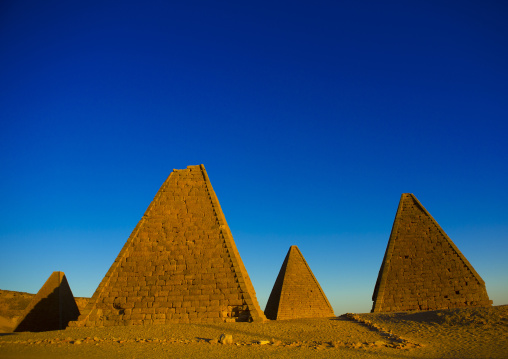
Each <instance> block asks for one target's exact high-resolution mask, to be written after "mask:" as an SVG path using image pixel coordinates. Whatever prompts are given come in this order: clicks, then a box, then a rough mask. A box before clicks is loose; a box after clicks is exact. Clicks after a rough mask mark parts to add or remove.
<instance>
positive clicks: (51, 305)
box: [14, 272, 79, 332]
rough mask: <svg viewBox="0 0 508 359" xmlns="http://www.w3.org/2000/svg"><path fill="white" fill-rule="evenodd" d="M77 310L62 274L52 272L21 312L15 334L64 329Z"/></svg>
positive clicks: (73, 318) (76, 315)
mask: <svg viewBox="0 0 508 359" xmlns="http://www.w3.org/2000/svg"><path fill="white" fill-rule="evenodd" d="M78 316H79V309H78V306H77V305H76V302H75V300H74V296H73V295H72V291H71V288H70V287H69V283H68V282H67V278H66V277H65V274H64V272H53V273H52V274H51V275H50V276H49V278H48V280H47V281H46V283H44V285H43V286H42V287H41V289H39V291H38V292H37V294H36V295H35V297H33V299H32V301H31V302H30V304H29V305H28V307H27V308H26V309H25V311H24V312H23V315H22V316H21V318H20V319H19V321H18V324H17V325H16V328H15V329H14V331H15V332H42V331H49V330H59V329H65V328H66V327H67V325H68V323H69V322H70V321H72V320H76V319H77V318H78Z"/></svg>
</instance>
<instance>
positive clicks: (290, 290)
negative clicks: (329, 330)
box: [265, 246, 334, 320]
mask: <svg viewBox="0 0 508 359" xmlns="http://www.w3.org/2000/svg"><path fill="white" fill-rule="evenodd" d="M265 315H266V317H267V318H268V319H273V320H275V319H295V318H315V317H333V316H334V313H333V308H332V306H331V305H330V303H329V302H328V299H326V295H325V293H324V292H323V290H322V289H321V286H320V285H319V283H318V281H317V280H316V277H314V274H312V271H311V270H310V267H309V265H308V264H307V262H306V261H305V258H303V255H302V253H301V252H300V250H299V249H298V247H297V246H291V247H290V248H289V251H288V254H287V255H286V258H285V259H284V263H283V264H282V267H281V269H280V272H279V275H278V276H277V280H276V281H275V284H274V286H273V289H272V292H271V293H270V297H269V298H268V302H267V303H266V308H265Z"/></svg>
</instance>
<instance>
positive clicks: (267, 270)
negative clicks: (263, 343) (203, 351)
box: [0, 0, 508, 314]
mask: <svg viewBox="0 0 508 359" xmlns="http://www.w3.org/2000/svg"><path fill="white" fill-rule="evenodd" d="M507 18H508V5H507V4H506V3H505V2H503V1H446V2H443V1H387V2H384V1H383V2H379V1H313V2H309V1H266V2H265V1H256V2H242V1H230V2H229V1H223V2H219V4H217V2H209V1H203V2H201V1H184V2H172V1H151V2H150V1H149V2H147V1H122V2H113V1H104V0H102V1H90V0H87V1H51V0H47V1H24V0H4V1H1V2H0V91H1V92H0V126H1V127H0V168H1V172H0V173H1V175H0V203H1V206H0V245H1V248H2V250H1V251H0V288H1V289H8V290H16V291H25V292H31V293H36V292H37V291H38V290H39V288H40V287H41V286H42V285H43V283H44V282H45V280H46V279H47V278H48V277H49V275H50V274H51V272H53V271H57V270H58V271H64V272H65V273H66V275H67V278H68V280H69V283H70V286H71V288H72V290H73V292H74V295H76V296H92V294H93V293H94V291H95V289H96V288H97V286H98V285H99V283H100V281H101V279H102V278H103V276H104V275H105V273H106V272H107V270H108V269H109V267H110V266H111V264H112V263H113V261H114V260H115V258H116V256H117V255H118V253H119V252H120V249H121V248H122V246H123V245H124V243H125V241H126V240H127V238H128V237H129V235H130V233H131V231H132V230H133V229H134V227H135V226H136V224H137V222H138V221H139V219H140V218H141V216H142V215H143V213H144V211H145V210H146V208H147V207H148V205H149V204H150V202H151V200H152V199H153V197H154V196H155V194H156V192H157V190H158V189H159V187H160V186H161V184H162V183H163V182H164V180H165V179H166V178H167V176H168V175H169V173H170V172H171V171H172V170H173V168H186V167H187V166H188V165H197V164H201V163H202V164H204V165H205V167H206V169H207V172H208V175H209V177H210V180H211V182H212V185H213V187H214V189H215V192H216V194H217V196H218V198H219V201H220V203H221V206H222V209H223V211H224V214H225V216H226V219H227V221H228V224H229V226H230V228H231V231H232V234H233V237H234V239H235V242H236V244H237V247H238V249H239V252H240V255H241V257H242V259H243V261H244V263H245V266H246V267H247V270H248V272H249V275H250V277H251V279H252V282H253V284H254V287H255V289H256V292H257V296H258V300H259V302H260V305H261V307H262V308H263V309H264V306H265V303H266V301H267V299H268V296H269V294H270V291H271V288H272V286H273V283H274V281H275V278H276V276H277V274H278V272H279V269H280V266H281V265H282V261H283V260H284V257H285V255H286V252H287V251H288V249H289V246H290V245H297V246H298V247H299V248H300V250H301V252H302V254H303V255H304V257H305V258H306V260H307V262H308V264H309V265H310V267H311V268H312V270H313V272H314V274H315V276H316V278H317V279H318V281H319V282H320V284H321V286H322V288H323V290H324V291H325V293H326V294H327V296H328V299H329V300H330V302H331V304H332V306H333V307H334V309H335V313H336V314H341V313H345V312H368V311H370V309H371V305H372V301H371V296H372V291H373V289H374V284H375V282H376V279H377V275H378V271H379V267H380V265H381V261H382V259H383V255H384V251H385V249H386V245H387V242H388V238H389V235H390V230H391V227H392V223H393V219H394V217H395V212H396V210H397V205H398V202H399V199H400V195H401V194H402V193H404V192H411V193H414V194H415V195H416V197H417V198H418V199H419V200H420V202H421V203H422V204H423V205H424V206H425V207H426V208H427V210H428V211H429V212H430V213H431V214H432V215H433V217H434V218H435V219H436V220H437V222H438V223H439V224H440V225H441V227H442V228H443V229H444V230H445V231H446V232H447V234H448V235H449V236H450V238H451V239H452V240H453V241H454V243H455V244H456V245H457V246H458V248H459V249H460V250H461V251H462V253H463V254H464V255H465V257H466V258H467V259H468V260H469V261H470V263H471V264H472V265H473V266H474V267H475V269H476V270H477V272H478V273H479V274H480V276H482V278H483V279H484V280H485V282H486V285H487V291H488V293H489V296H490V298H491V299H493V300H494V304H495V305H499V304H508V261H507V259H506V258H507V253H508V209H507V203H508V190H507V184H508V141H507V138H508V25H507V21H506V19H507Z"/></svg>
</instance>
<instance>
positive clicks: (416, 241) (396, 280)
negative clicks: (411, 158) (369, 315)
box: [372, 193, 492, 312]
mask: <svg viewBox="0 0 508 359" xmlns="http://www.w3.org/2000/svg"><path fill="white" fill-rule="evenodd" d="M372 300H373V301H374V303H373V307H372V311H373V312H387V311H388V312H389V311H405V310H434V309H448V308H458V307H464V306H486V305H487V306H488V305H491V304H492V301H491V300H489V298H488V295H487V291H486V288H485V282H484V281H483V280H482V278H481V277H480V276H479V275H478V273H477V272H476V271H475V270H474V268H473V266H472V265H471V264H470V263H469V261H467V259H466V258H465V257H464V255H463V254H462V253H461V252H460V251H459V249H458V248H457V246H456V245H455V244H454V243H453V242H452V240H451V239H450V238H449V237H448V235H447V234H446V233H445V232H444V230H443V229H442V228H441V227H440V226H439V224H438V223H437V221H436V220H435V219H434V218H433V217H432V216H431V215H430V213H429V212H428V211H427V210H426V209H425V208H424V207H423V206H422V204H421V203H420V202H419V201H418V200H417V199H416V197H415V196H414V195H413V194H411V193H404V194H402V196H401V199H400V202H399V206H398V209H397V214H396V216H395V220H394V222H393V227H392V231H391V234H390V239H389V241H388V246H387V249H386V252H385V256H384V259H383V263H382V265H381V268H380V271H379V275H378V279H377V281H376V286H375V288H374V293H373V296H372Z"/></svg>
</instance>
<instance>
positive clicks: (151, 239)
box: [72, 165, 265, 326]
mask: <svg viewBox="0 0 508 359" xmlns="http://www.w3.org/2000/svg"><path fill="white" fill-rule="evenodd" d="M255 320H265V317H264V314H263V312H262V311H261V309H260V308H259V304H258V302H257V299H256V294H255V292H254V287H253V286H252V283H251V281H250V278H249V276H248V275H247V271H246V270H245V267H244V265H243V263H242V260H241V258H240V255H239V253H238V250H237V248H236V246H235V242H234V241H233V236H232V235H231V232H230V230H229V227H228V225H227V223H226V219H225V217H224V214H223V213H222V209H221V207H220V205H219V201H218V199H217V196H216V195H215V192H214V191H213V188H212V185H211V184H210V180H209V179H208V175H207V173H206V171H205V168H204V166H203V165H201V166H189V167H187V169H185V170H174V171H173V172H172V173H171V174H170V175H169V177H168V178H167V180H166V181H165V182H164V183H163V184H162V186H161V188H160V189H159V191H158V192H157V195H156V196H155V198H154V199H153V201H152V203H151V204H150V206H149V207H148V209H147V210H146V212H145V214H144V215H143V217H142V218H141V220H140V221H139V223H138V225H137V226H136V228H134V231H133V232H132V234H131V235H130V237H129V239H128V240H127V242H126V243H125V245H124V247H123V249H122V250H121V252H120V254H119V255H118V257H117V258H116V260H115V262H114V263H113V265H112V266H111V268H110V269H109V271H108V272H107V274H106V276H105V277H104V279H103V280H102V282H101V283H100V285H99V287H98V288H97V290H96V291H95V293H94V295H93V296H92V298H91V299H90V301H89V303H88V305H87V307H86V308H85V310H84V311H83V314H82V315H81V316H80V318H79V320H78V321H77V322H75V323H72V325H75V326H110V325H131V324H164V323H187V322H201V323H202V322H224V321H255Z"/></svg>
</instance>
